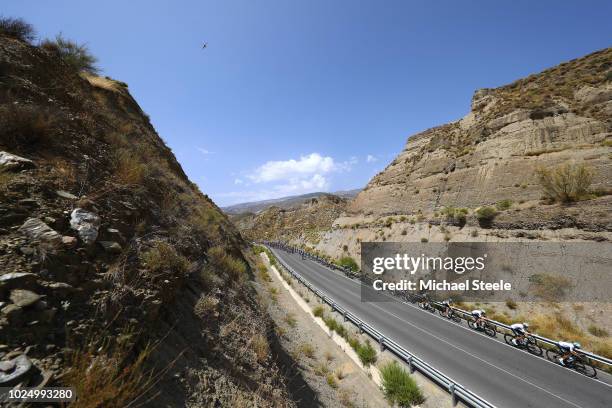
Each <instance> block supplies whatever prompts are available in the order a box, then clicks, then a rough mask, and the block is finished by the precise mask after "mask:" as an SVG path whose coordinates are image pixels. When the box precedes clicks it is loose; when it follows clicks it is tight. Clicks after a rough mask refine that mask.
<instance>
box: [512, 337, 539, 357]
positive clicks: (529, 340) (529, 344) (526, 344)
mask: <svg viewBox="0 0 612 408" xmlns="http://www.w3.org/2000/svg"><path fill="white" fill-rule="evenodd" d="M517 337H518V336H516V335H515V334H514V333H506V334H504V341H505V342H506V343H508V344H509V345H511V346H513V347H516V348H521V349H525V350H527V351H528V352H530V353H531V354H534V355H536V356H541V355H542V353H543V350H542V347H540V346H539V345H538V343H537V341H536V339H535V338H534V337H533V336H529V335H528V336H524V337H523V338H522V339H521V340H517V341H516V344H514V343H513V342H512V340H514V339H515V338H517Z"/></svg>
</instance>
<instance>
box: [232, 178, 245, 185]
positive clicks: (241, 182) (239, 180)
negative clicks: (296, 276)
mask: <svg viewBox="0 0 612 408" xmlns="http://www.w3.org/2000/svg"><path fill="white" fill-rule="evenodd" d="M243 183H244V181H242V179H239V178H237V179H235V180H234V184H236V185H238V184H243Z"/></svg>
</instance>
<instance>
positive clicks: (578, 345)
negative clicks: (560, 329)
mask: <svg viewBox="0 0 612 408" xmlns="http://www.w3.org/2000/svg"><path fill="white" fill-rule="evenodd" d="M580 347H581V346H580V343H578V342H577V341H575V342H574V348H577V349H579V348H580Z"/></svg>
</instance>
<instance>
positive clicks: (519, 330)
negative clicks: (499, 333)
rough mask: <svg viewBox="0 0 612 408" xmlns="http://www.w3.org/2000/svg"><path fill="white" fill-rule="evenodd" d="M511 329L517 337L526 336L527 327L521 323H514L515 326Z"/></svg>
mask: <svg viewBox="0 0 612 408" xmlns="http://www.w3.org/2000/svg"><path fill="white" fill-rule="evenodd" d="M510 328H511V329H512V331H513V332H514V334H516V335H519V336H520V335H523V334H525V326H524V325H523V324H521V323H514V324H513V325H511V326H510Z"/></svg>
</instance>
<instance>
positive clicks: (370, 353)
mask: <svg viewBox="0 0 612 408" xmlns="http://www.w3.org/2000/svg"><path fill="white" fill-rule="evenodd" d="M351 347H352V345H351ZM355 351H356V352H357V355H358V356H359V360H361V363H362V364H363V365H364V366H365V367H368V366H370V365H372V364H374V363H375V362H376V360H377V358H378V357H377V355H376V350H375V349H374V347H372V345H371V344H370V342H369V341H368V340H366V342H365V343H364V344H361V343H360V344H359V345H358V346H357V349H356V350H355Z"/></svg>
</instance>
